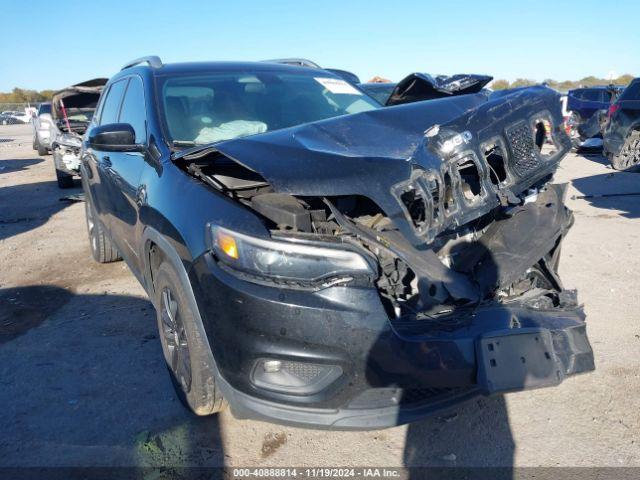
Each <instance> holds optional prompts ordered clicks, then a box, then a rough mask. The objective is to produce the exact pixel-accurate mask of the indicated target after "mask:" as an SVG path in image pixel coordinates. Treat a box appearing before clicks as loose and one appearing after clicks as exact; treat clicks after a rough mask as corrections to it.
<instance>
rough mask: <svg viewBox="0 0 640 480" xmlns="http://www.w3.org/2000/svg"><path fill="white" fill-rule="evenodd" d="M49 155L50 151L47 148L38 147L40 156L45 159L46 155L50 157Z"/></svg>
mask: <svg viewBox="0 0 640 480" xmlns="http://www.w3.org/2000/svg"><path fill="white" fill-rule="evenodd" d="M48 154H49V150H48V149H47V147H43V146H42V145H38V155H40V156H41V157H44V156H45V155H48Z"/></svg>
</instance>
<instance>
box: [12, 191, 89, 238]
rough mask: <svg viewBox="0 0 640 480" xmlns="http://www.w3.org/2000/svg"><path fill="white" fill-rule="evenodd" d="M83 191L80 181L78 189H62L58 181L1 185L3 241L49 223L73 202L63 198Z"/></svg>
mask: <svg viewBox="0 0 640 480" xmlns="http://www.w3.org/2000/svg"><path fill="white" fill-rule="evenodd" d="M81 191H82V189H81V185H80V182H79V181H77V182H76V183H75V184H74V188H69V189H65V190H61V189H60V188H59V187H58V184H57V182H55V181H47V182H37V183H23V184H18V185H9V186H6V187H2V188H0V205H2V206H3V208H2V209H0V240H4V239H6V238H10V237H13V236H15V235H19V234H21V233H24V232H28V231H30V230H33V229H35V228H38V227H40V226H42V225H43V224H45V223H46V222H47V221H48V220H49V219H50V218H51V217H52V216H53V215H55V214H56V213H58V212H60V211H61V210H63V209H64V208H66V207H68V206H69V205H70V202H64V201H60V198H61V197H65V196H68V195H70V194H74V193H80V192H81Z"/></svg>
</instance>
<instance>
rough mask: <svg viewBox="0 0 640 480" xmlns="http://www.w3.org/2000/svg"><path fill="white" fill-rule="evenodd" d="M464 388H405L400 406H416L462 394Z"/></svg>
mask: <svg viewBox="0 0 640 480" xmlns="http://www.w3.org/2000/svg"><path fill="white" fill-rule="evenodd" d="M463 390H464V389H463V388H405V389H404V390H402V397H401V398H400V405H414V404H416V403H424V402H427V401H429V400H437V399H440V398H442V397H447V396H451V395H454V394H457V393H461V392H462V391H463Z"/></svg>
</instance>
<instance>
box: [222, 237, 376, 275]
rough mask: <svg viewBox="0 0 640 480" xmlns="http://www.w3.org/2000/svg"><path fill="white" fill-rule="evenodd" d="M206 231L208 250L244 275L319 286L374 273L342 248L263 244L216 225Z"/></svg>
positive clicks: (369, 264)
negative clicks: (209, 241)
mask: <svg viewBox="0 0 640 480" xmlns="http://www.w3.org/2000/svg"><path fill="white" fill-rule="evenodd" d="M210 228H211V243H212V245H211V246H212V249H213V251H214V252H215V254H216V256H217V257H218V259H219V260H220V261H221V262H223V263H224V264H225V265H228V266H230V267H232V268H233V269H235V270H239V271H242V272H246V273H248V274H252V275H257V276H259V277H267V278H272V279H275V280H285V281H294V282H295V281H297V282H309V283H320V282H327V281H330V280H333V279H336V278H341V277H354V276H360V275H372V274H373V273H374V270H373V267H372V265H371V263H370V262H369V261H367V259H366V258H365V257H364V256H362V255H360V254H359V253H357V252H354V251H351V250H348V249H346V248H341V249H338V248H330V247H323V246H317V245H313V244H308V243H301V242H295V241H279V240H265V239H262V238H256V237H252V236H249V235H245V234H242V233H238V232H234V231H232V230H228V229H226V228H223V227H220V226H217V225H212V226H210Z"/></svg>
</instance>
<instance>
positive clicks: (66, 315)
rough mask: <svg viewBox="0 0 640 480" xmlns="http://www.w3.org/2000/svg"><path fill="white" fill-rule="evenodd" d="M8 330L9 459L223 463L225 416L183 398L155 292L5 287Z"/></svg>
mask: <svg viewBox="0 0 640 480" xmlns="http://www.w3.org/2000/svg"><path fill="white" fill-rule="evenodd" d="M0 339H1V343H0V385H1V388H0V405H2V406H3V408H2V409H0V425H2V432H3V433H2V435H1V436H0V467H33V466H44V467H58V466H67V467H95V466H101V467H105V468H106V467H127V468H129V469H131V468H133V469H141V471H143V472H144V473H145V474H152V473H154V474H157V473H158V472H157V471H153V472H149V471H148V469H149V468H152V467H157V468H159V467H161V468H162V472H163V474H165V475H168V476H165V477H162V478H171V472H172V470H173V469H175V470H176V471H179V470H180V469H181V468H184V467H188V466H196V467H199V468H203V467H217V466H223V464H224V453H223V449H222V441H221V436H220V429H219V425H218V419H217V416H211V417H196V416H195V415H193V414H190V413H189V412H187V410H186V409H185V408H184V407H183V406H182V404H181V403H180V402H179V400H178V399H177V396H176V395H175V392H174V391H173V387H172V385H171V380H170V378H169V374H168V372H167V369H166V366H165V363H164V358H163V355H162V349H161V345H160V341H159V340H158V333H157V325H156V317H155V310H154V308H153V306H152V305H151V303H150V302H149V301H148V300H146V299H143V298H138V297H133V296H127V295H111V294H110V295H106V294H105V295H89V294H82V295H77V294H74V293H72V292H70V291H68V290H65V289H62V288H59V287H56V286H51V285H30V286H26V287H16V288H4V289H0ZM216 472H220V471H219V470H217V471H211V473H210V474H209V475H208V477H207V478H217V477H216V475H217V474H218V473H216ZM90 473H91V472H90ZM93 473H94V474H96V473H99V472H96V471H95V470H94V471H93ZM121 473H122V472H121ZM176 476H177V474H176ZM153 478H157V477H155V476H154V477H153Z"/></svg>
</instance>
